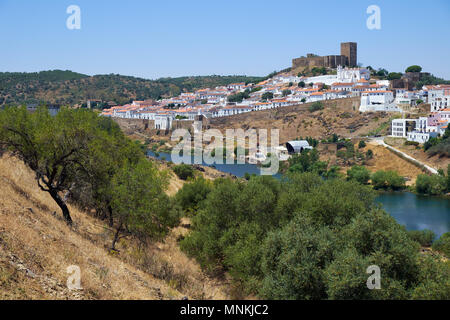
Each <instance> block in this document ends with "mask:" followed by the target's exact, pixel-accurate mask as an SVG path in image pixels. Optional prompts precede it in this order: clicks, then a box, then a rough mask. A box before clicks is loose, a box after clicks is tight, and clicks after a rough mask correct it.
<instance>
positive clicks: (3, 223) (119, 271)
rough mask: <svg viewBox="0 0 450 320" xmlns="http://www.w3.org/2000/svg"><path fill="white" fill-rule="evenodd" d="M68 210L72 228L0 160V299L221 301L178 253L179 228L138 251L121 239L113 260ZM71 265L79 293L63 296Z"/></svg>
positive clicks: (19, 169) (93, 224) (101, 230)
mask: <svg viewBox="0 0 450 320" xmlns="http://www.w3.org/2000/svg"><path fill="white" fill-rule="evenodd" d="M12 168H13V169H12ZM11 169H12V170H11ZM172 180H173V183H172V185H173V186H178V187H179V185H180V181H178V180H177V178H176V177H173V178H172ZM175 180H177V181H175ZM178 187H177V188H178ZM70 209H71V212H72V215H73V216H74V218H75V219H74V220H75V221H76V222H75V224H74V226H73V228H72V229H69V227H68V226H67V224H66V223H65V222H64V221H63V220H62V219H61V218H60V214H59V213H58V214H55V212H58V210H59V209H58V207H57V206H56V204H55V202H54V201H53V200H52V199H51V198H50V197H49V195H48V193H45V192H42V191H41V190H40V189H39V188H38V187H37V184H36V181H35V179H34V174H33V173H32V172H31V171H30V170H29V169H28V168H27V167H26V166H25V165H24V164H23V163H22V162H21V161H20V160H18V159H17V158H14V157H11V156H10V155H8V154H5V155H3V157H0V300H4V299H181V298H183V297H185V296H186V297H188V298H189V299H227V298H228V295H227V294H226V293H225V290H224V286H223V285H222V284H221V283H219V282H218V281H217V280H212V279H210V278H208V277H206V276H205V275H204V274H203V273H202V272H201V271H200V268H199V266H198V264H197V263H195V262H194V260H192V259H189V258H187V257H186V256H185V255H184V254H183V253H182V252H181V251H180V249H179V247H178V245H177V239H178V238H179V237H180V236H181V235H182V234H185V233H186V232H187V231H188V229H186V227H185V226H184V225H181V226H179V227H177V228H174V229H173V230H172V232H171V233H170V235H169V236H167V238H166V239H165V241H163V242H159V243H155V244H151V245H150V246H148V247H146V248H142V247H139V246H138V245H137V243H135V242H133V241H123V240H122V241H121V243H120V249H121V250H120V254H118V253H111V252H110V251H109V250H108V242H110V236H111V234H110V231H109V229H108V228H107V226H106V225H104V224H102V222H100V221H99V220H97V219H94V218H93V217H90V216H89V214H88V213H86V212H83V210H81V209H79V208H77V207H75V206H73V205H70ZM184 223H185V224H187V223H188V222H187V221H185V222H184ZM71 265H77V266H79V267H80V270H81V286H82V290H76V291H70V290H68V289H67V286H66V282H67V279H68V277H69V274H68V273H67V270H66V268H67V267H68V266H71Z"/></svg>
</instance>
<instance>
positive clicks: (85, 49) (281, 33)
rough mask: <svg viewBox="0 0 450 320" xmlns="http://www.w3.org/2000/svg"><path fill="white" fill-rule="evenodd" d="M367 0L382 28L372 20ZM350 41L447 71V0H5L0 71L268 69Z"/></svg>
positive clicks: (400, 64)
mask: <svg viewBox="0 0 450 320" xmlns="http://www.w3.org/2000/svg"><path fill="white" fill-rule="evenodd" d="M70 5H77V6H79V8H80V10H81V12H80V17H81V29H79V30H70V29H68V28H67V26H66V21H67V19H68V18H69V16H70V14H68V13H67V12H66V10H67V8H68V7H69V6H70ZM370 5H377V6H378V7H379V8H380V17H381V28H380V29H375V30H369V29H368V27H367V24H366V21H367V19H368V18H369V16H370V15H371V14H368V13H367V8H368V7H369V6H370ZM349 41H352V42H357V43H358V62H360V63H362V64H363V65H364V66H367V65H370V66H372V67H374V68H379V67H383V68H386V69H387V70H389V71H397V72H398V71H400V72H403V71H404V70H405V69H406V67H408V66H410V65H413V64H417V65H420V66H422V67H423V70H424V71H427V72H431V73H433V74H434V75H436V76H439V77H443V78H446V79H450V60H449V57H450V1H448V0H428V1H423V0H422V1H416V0H395V1H393V0H388V1H376V0H369V1H366V0H340V1H335V0H318V1H311V0H308V1H304V0H292V1H291V0H277V1H267V0H264V1H261V0H227V1H222V0H207V1H204V0H157V1H156V0H127V1H118V0H70V1H66V0H39V1H35V0H0V72H35V71H42V70H53V69H62V70H72V71H75V72H80V73H84V74H89V75H94V74H110V73H114V74H122V75H130V76H137V77H142V78H147V79H156V78H160V77H177V76H193V75H211V74H218V75H255V76H264V75H267V74H268V73H270V72H272V71H275V70H281V69H284V68H287V67H290V66H291V60H292V59H293V58H296V57H300V56H302V55H306V54H307V53H315V54H319V55H329V54H340V42H349Z"/></svg>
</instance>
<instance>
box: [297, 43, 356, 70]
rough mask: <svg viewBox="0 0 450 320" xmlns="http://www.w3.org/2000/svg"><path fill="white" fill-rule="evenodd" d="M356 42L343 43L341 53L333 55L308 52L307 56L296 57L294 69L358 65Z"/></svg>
mask: <svg viewBox="0 0 450 320" xmlns="http://www.w3.org/2000/svg"><path fill="white" fill-rule="evenodd" d="M357 54H358V53H357V44H356V42H343V43H341V54H340V55H331V56H323V57H320V56H317V55H315V54H312V53H308V54H307V55H306V57H301V58H296V59H293V60H292V70H295V69H298V68H303V69H304V68H309V69H311V68H313V67H325V68H337V67H338V66H348V67H356V66H357V64H358V58H357Z"/></svg>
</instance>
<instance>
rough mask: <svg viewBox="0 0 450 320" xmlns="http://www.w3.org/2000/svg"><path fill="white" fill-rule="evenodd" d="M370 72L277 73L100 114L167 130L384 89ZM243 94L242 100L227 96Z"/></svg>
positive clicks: (135, 102) (357, 69)
mask: <svg viewBox="0 0 450 320" xmlns="http://www.w3.org/2000/svg"><path fill="white" fill-rule="evenodd" d="M369 80H370V72H369V70H367V69H364V68H342V67H340V66H339V67H338V68H337V70H336V74H335V75H323V76H317V77H299V76H295V75H291V74H289V73H282V74H278V75H276V76H274V77H272V78H270V79H267V80H265V81H262V82H260V83H247V84H246V83H233V84H229V85H227V86H219V87H216V88H214V89H210V88H207V89H201V90H197V91H195V92H184V93H181V94H180V95H179V96H177V97H172V98H167V99H162V100H159V101H153V100H146V101H134V102H133V103H130V104H127V105H124V106H114V107H111V108H109V109H105V110H103V112H102V115H103V116H108V117H118V118H128V119H147V120H154V126H155V129H161V130H167V129H171V127H172V123H173V121H175V120H194V119H195V118H196V116H199V115H202V116H204V117H206V118H215V117H226V116H231V115H236V114H240V113H244V112H252V111H259V110H266V109H274V108H282V107H286V106H291V105H298V104H303V103H308V102H315V101H322V100H331V99H340V98H348V97H352V96H360V95H361V94H364V93H365V92H377V91H380V90H385V89H387V86H388V85H389V84H388V83H387V84H386V83H383V82H382V83H369ZM239 93H246V94H245V95H243V96H244V98H243V99H242V101H239V102H230V100H231V101H233V99H230V97H232V96H235V95H237V94H239Z"/></svg>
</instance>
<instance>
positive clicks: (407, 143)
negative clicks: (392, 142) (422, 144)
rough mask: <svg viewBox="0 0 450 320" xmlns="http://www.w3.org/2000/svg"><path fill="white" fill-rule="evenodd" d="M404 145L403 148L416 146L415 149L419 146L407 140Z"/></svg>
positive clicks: (415, 142)
mask: <svg viewBox="0 0 450 320" xmlns="http://www.w3.org/2000/svg"><path fill="white" fill-rule="evenodd" d="M404 145H405V146H416V147H417V146H418V145H419V143H418V142H417V141H408V140H406V141H405V143H404Z"/></svg>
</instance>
